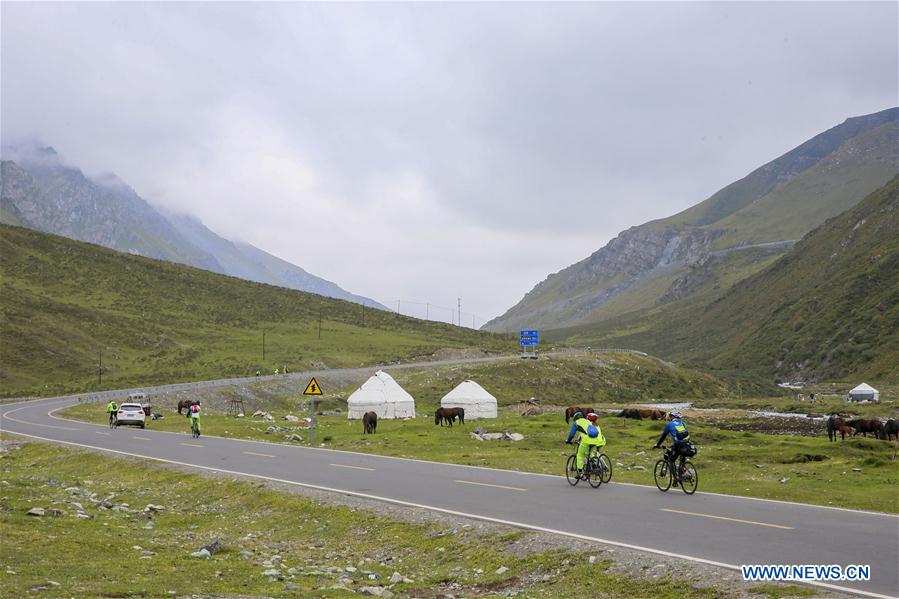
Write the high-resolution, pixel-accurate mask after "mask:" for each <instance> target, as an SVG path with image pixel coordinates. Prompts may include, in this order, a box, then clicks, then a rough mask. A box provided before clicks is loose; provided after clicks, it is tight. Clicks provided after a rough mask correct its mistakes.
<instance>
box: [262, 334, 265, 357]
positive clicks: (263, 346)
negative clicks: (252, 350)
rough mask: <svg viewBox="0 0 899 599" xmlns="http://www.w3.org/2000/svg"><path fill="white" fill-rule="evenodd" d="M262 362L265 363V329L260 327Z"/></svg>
mask: <svg viewBox="0 0 899 599" xmlns="http://www.w3.org/2000/svg"><path fill="white" fill-rule="evenodd" d="M262 362H263V363H265V329H262Z"/></svg>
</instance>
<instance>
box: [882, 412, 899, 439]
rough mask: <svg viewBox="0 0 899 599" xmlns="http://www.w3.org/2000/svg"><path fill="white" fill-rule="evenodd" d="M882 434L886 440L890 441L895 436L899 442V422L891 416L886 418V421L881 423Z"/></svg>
mask: <svg viewBox="0 0 899 599" xmlns="http://www.w3.org/2000/svg"><path fill="white" fill-rule="evenodd" d="M883 434H884V436H885V437H886V440H887V441H890V440H891V439H892V438H893V437H894V436H895V437H896V441H897V442H899V422H896V421H895V420H893V419H892V418H890V419H889V420H887V423H886V424H884V425H883Z"/></svg>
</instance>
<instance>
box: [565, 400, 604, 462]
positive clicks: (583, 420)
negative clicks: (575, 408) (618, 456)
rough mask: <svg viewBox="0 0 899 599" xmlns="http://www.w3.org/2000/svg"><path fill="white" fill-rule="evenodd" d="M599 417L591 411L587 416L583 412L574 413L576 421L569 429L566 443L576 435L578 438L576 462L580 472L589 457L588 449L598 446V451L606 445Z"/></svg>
mask: <svg viewBox="0 0 899 599" xmlns="http://www.w3.org/2000/svg"><path fill="white" fill-rule="evenodd" d="M597 422H598V417H597V416H596V414H594V413H592V412H591V413H589V414H587V416H586V417H585V416H584V414H583V412H575V413H574V422H572V423H571V428H570V429H569V431H568V439H566V440H565V442H566V443H571V441H572V439H574V437H575V436H577V438H578V447H577V458H576V460H577V461H576V464H577V469H578V472H580V471H582V470H583V469H584V460H585V459H586V457H587V451H589V449H590V447H597V448H598V449H597V451H599V449H601V448H602V447H604V446H605V444H606V439H605V437H603V435H602V431H601V430H600V429H599V425H598V424H597Z"/></svg>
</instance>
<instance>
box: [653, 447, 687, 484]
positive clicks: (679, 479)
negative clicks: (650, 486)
mask: <svg viewBox="0 0 899 599" xmlns="http://www.w3.org/2000/svg"><path fill="white" fill-rule="evenodd" d="M660 449H664V450H665V455H664V457H662V459H660V460H659V461H658V462H656V465H655V467H654V468H653V470H652V474H653V477H654V478H655V482H656V487H658V488H659V491H661V492H663V493H664V492H666V491H668V489H670V488H671V485H672V484H673V485H674V486H675V487H678V486H679V487H680V488H681V490H682V491H683V492H684V493H686V494H687V495H692V494H693V493H695V492H696V488H697V487H698V486H699V472H698V471H697V470H696V466H694V465H693V462H691V461H690V460H688V459H686V458H685V457H684V456H681V457H680V465H678V466H677V467H676V468H673V467H674V466H675V461H676V459H677V458H675V457H674V453H673V452H672V450H671V449H670V448H669V447H668V446H667V445H663V446H662V447H661V448H660Z"/></svg>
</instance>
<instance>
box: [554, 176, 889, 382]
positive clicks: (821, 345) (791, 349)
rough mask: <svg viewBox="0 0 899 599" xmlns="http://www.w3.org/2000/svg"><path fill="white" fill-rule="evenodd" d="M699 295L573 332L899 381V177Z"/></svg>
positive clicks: (772, 366) (719, 365)
mask: <svg viewBox="0 0 899 599" xmlns="http://www.w3.org/2000/svg"><path fill="white" fill-rule="evenodd" d="M756 251H761V250H756ZM706 269H707V270H708V271H709V272H710V273H712V274H714V273H716V272H717V273H719V274H720V272H721V266H720V265H718V266H710V267H706ZM701 278H702V277H701V276H699V277H697V279H701ZM698 285H699V287H702V281H701V280H699V281H698ZM697 297H698V298H701V301H692V302H685V301H677V300H675V301H672V302H671V303H670V304H667V305H664V306H658V307H654V308H652V309H648V310H644V311H641V312H638V313H634V314H632V315H628V316H626V317H624V318H622V319H620V320H617V321H605V322H601V323H598V324H595V325H590V326H586V327H581V328H579V329H570V330H568V331H567V332H566V333H565V335H566V336H567V337H568V338H569V339H571V340H573V341H576V342H578V343H585V344H593V345H594V346H595V345H603V344H606V343H610V342H613V341H614V342H615V343H620V344H623V345H626V346H628V347H634V348H638V349H642V350H644V351H648V352H654V353H656V354H657V355H662V356H666V357H668V358H670V359H675V360H677V361H678V362H682V361H686V362H689V363H691V364H702V365H703V366H704V367H712V368H713V369H714V370H716V371H718V372H728V371H729V372H732V373H741V374H742V375H747V374H752V375H757V376H761V377H765V378H766V379H768V380H772V379H783V380H806V381H817V380H833V379H841V378H847V377H859V376H863V377H865V378H869V379H871V380H874V381H877V380H880V381H887V382H894V383H895V382H899V369H897V368H896V364H897V363H899V176H897V177H896V178H894V179H893V180H892V181H890V182H889V183H888V184H887V185H885V186H884V187H882V188H881V189H879V190H877V191H875V192H874V193H872V194H870V195H869V196H868V197H867V198H865V199H864V200H863V201H862V202H860V203H859V204H857V205H856V206H855V207H853V208H850V209H849V210H847V211H846V212H845V213H843V214H842V215H840V216H839V217H837V218H834V219H831V220H829V221H827V222H826V223H824V224H823V225H821V226H819V227H818V228H817V229H815V230H814V231H812V232H810V233H809V234H808V235H807V236H805V237H804V238H803V239H802V240H801V241H800V242H798V243H797V244H796V245H795V246H794V247H793V248H792V249H791V250H790V251H788V252H787V253H786V254H785V255H784V256H783V257H781V258H779V259H777V260H775V261H774V262H773V263H772V264H770V265H769V266H768V267H766V268H764V269H762V270H761V271H760V272H758V273H757V274H755V275H753V276H750V277H748V278H746V279H744V280H742V281H740V282H737V283H736V284H734V285H733V286H732V287H731V288H730V289H729V290H726V291H710V289H709V288H708V287H706V288H705V289H701V290H699V291H698V294H697ZM559 333H562V331H559Z"/></svg>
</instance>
